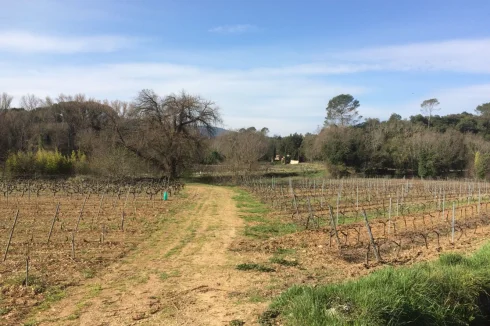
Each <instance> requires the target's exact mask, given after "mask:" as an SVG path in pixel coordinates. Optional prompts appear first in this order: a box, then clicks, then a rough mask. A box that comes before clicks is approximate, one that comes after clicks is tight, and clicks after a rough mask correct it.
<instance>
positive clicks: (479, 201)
mask: <svg viewBox="0 0 490 326" xmlns="http://www.w3.org/2000/svg"><path fill="white" fill-rule="evenodd" d="M245 186H246V188H247V189H248V190H249V191H251V192H253V193H254V194H256V195H257V196H258V197H259V198H261V200H262V201H263V202H264V203H267V204H268V205H269V206H270V207H271V208H273V211H274V214H275V215H277V217H278V218H280V219H282V220H287V221H291V222H293V223H295V224H296V225H299V226H302V227H303V228H304V229H308V230H316V232H315V233H316V236H317V237H318V234H320V237H321V238H324V242H325V244H326V246H327V247H328V248H330V249H331V250H334V251H336V252H339V253H340V255H341V257H342V258H343V259H344V260H346V261H348V262H350V263H362V262H364V263H365V264H366V265H369V264H371V263H382V262H403V261H408V260H411V259H413V258H414V256H416V255H418V254H420V249H421V248H422V249H423V248H425V249H429V250H435V251H441V250H442V249H443V248H446V247H447V248H451V247H454V246H455V245H456V244H458V243H459V244H464V243H467V242H471V240H472V239H474V238H482V237H483V235H485V234H487V232H488V225H489V224H490V219H489V215H488V209H489V207H488V206H489V202H490V197H489V194H488V190H489V189H488V183H486V182H475V181H424V180H392V179H341V180H332V179H302V180H294V181H293V180H292V179H289V181H286V182H284V181H278V180H275V179H269V180H265V179H251V180H248V181H247V183H246V185H245ZM322 235H324V236H322ZM305 236H306V237H308V236H310V237H311V236H312V234H311V233H309V234H308V233H307V234H306V235H305ZM306 241H307V239H306Z"/></svg>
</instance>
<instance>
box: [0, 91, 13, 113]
mask: <svg viewBox="0 0 490 326" xmlns="http://www.w3.org/2000/svg"><path fill="white" fill-rule="evenodd" d="M13 99H14V97H13V96H12V95H9V94H7V93H5V92H3V93H2V95H1V96H0V110H8V109H10V106H11V105H12V101H13Z"/></svg>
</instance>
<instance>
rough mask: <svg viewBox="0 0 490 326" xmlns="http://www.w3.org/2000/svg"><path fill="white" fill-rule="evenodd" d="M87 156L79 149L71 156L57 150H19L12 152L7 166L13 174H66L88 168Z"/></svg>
mask: <svg viewBox="0 0 490 326" xmlns="http://www.w3.org/2000/svg"><path fill="white" fill-rule="evenodd" d="M86 166H87V158H86V156H85V154H83V153H82V152H80V151H78V152H75V151H73V152H72V155H71V156H70V157H68V156H64V155H62V154H61V153H60V152H58V151H57V150H56V151H46V150H43V149H39V150H38V151H37V152H35V153H34V152H18V153H14V154H10V155H9V157H8V159H7V162H6V167H7V171H8V172H9V173H10V174H12V175H14V176H15V175H26V174H41V175H66V174H72V173H74V172H75V171H77V172H78V171H82V170H83V169H86Z"/></svg>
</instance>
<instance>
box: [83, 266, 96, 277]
mask: <svg viewBox="0 0 490 326" xmlns="http://www.w3.org/2000/svg"><path fill="white" fill-rule="evenodd" d="M82 275H83V277H84V278H94V276H95V271H94V270H93V269H90V268H86V269H84V270H83V271H82Z"/></svg>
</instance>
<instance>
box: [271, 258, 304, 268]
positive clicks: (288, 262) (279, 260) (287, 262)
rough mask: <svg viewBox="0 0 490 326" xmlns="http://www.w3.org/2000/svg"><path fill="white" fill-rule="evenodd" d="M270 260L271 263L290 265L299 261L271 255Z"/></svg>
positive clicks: (295, 264)
mask: <svg viewBox="0 0 490 326" xmlns="http://www.w3.org/2000/svg"><path fill="white" fill-rule="evenodd" d="M270 262H271V263H273V264H279V265H283V266H291V267H294V266H298V265H299V262H298V261H296V260H286V259H284V258H280V257H272V258H271V259H270Z"/></svg>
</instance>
